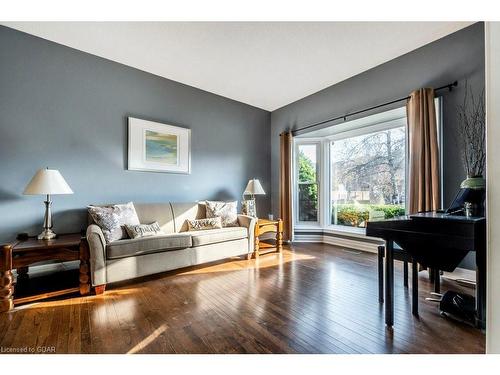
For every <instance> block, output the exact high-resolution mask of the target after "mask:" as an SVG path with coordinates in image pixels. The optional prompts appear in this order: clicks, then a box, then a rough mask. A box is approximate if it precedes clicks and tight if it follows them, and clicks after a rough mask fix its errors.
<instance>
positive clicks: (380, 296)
mask: <svg viewBox="0 0 500 375" xmlns="http://www.w3.org/2000/svg"><path fill="white" fill-rule="evenodd" d="M384 253H385V247H384V246H379V247H378V302H379V303H384Z"/></svg>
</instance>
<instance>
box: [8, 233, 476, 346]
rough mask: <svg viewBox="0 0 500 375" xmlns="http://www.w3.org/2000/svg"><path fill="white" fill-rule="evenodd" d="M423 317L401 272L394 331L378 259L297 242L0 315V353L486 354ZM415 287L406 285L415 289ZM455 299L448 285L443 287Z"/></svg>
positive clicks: (472, 333) (464, 332)
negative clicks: (415, 312) (383, 301)
mask: <svg viewBox="0 0 500 375" xmlns="http://www.w3.org/2000/svg"><path fill="white" fill-rule="evenodd" d="M419 279H420V297H421V298H420V301H421V303H420V312H421V314H420V319H416V318H414V317H413V316H412V314H411V306H410V301H411V294H410V292H409V291H408V290H407V289H405V288H404V287H403V281H402V267H401V264H400V263H399V262H397V263H396V275H395V280H396V281H395V284H396V287H395V326H394V329H393V330H389V329H387V328H386V327H385V325H384V313H383V307H382V305H379V303H378V295H377V272H376V255H375V254H368V253H363V252H361V253H358V252H353V251H348V250H343V249H340V248H337V247H334V246H331V245H323V244H309V243H297V244H294V245H293V246H292V247H288V248H285V250H284V252H283V254H282V255H281V256H280V255H278V254H275V253H274V254H268V255H263V256H261V257H260V260H258V261H256V260H246V259H243V258H234V259H231V260H226V261H224V262H218V263H216V264H210V265H204V266H199V267H192V268H189V269H184V270H180V271H176V272H170V273H165V274H162V275H156V276H152V277H148V278H143V279H141V280H136V281H134V282H127V283H121V284H119V285H114V286H113V285H111V286H110V287H109V291H108V290H107V291H106V293H105V294H104V295H103V296H90V297H73V298H67V299H64V300H61V299H58V300H52V301H46V302H39V303H33V304H30V305H25V306H19V307H16V308H15V309H14V310H12V311H11V312H8V313H1V314H0V347H3V348H11V347H25V346H26V347H33V348H35V350H37V349H36V348H37V347H44V348H47V347H49V348H50V347H55V352H56V353H484V349H485V348H484V345H485V344H484V335H483V334H482V333H481V332H480V331H478V330H476V329H474V328H471V327H469V326H467V325H464V324H460V323H455V322H451V321H448V320H446V319H444V318H442V317H440V316H439V314H438V311H437V306H436V305H435V304H432V303H429V302H426V301H424V298H425V297H426V296H428V292H429V290H431V289H432V288H431V285H430V284H429V282H428V277H427V273H426V272H421V273H420V278H419ZM410 285H411V283H410ZM449 287H451V288H453V289H458V288H457V286H456V284H452V283H450V282H448V281H443V286H442V289H443V290H446V289H447V288H449Z"/></svg>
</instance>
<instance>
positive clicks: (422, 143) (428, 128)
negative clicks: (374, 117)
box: [406, 88, 441, 214]
mask: <svg viewBox="0 0 500 375" xmlns="http://www.w3.org/2000/svg"><path fill="white" fill-rule="evenodd" d="M406 114H407V117H408V146H409V147H408V149H409V150H408V152H409V155H408V156H409V176H408V177H409V183H408V186H409V196H408V198H409V212H410V214H413V213H417V212H423V211H435V210H437V209H439V208H440V207H439V206H440V202H441V197H440V183H439V173H440V172H439V148H438V138H437V137H438V129H437V122H436V110H435V107H434V89H430V88H425V89H419V90H415V91H413V92H412V93H411V94H410V99H409V100H408V102H407V104H406Z"/></svg>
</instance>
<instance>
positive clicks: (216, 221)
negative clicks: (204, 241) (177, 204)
mask: <svg viewBox="0 0 500 375" xmlns="http://www.w3.org/2000/svg"><path fill="white" fill-rule="evenodd" d="M186 221H187V223H188V227H189V231H190V232H193V231H197V230H208V229H221V228H222V221H221V218H220V217H210V218H206V219H197V220H186Z"/></svg>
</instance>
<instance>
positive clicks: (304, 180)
mask: <svg viewBox="0 0 500 375" xmlns="http://www.w3.org/2000/svg"><path fill="white" fill-rule="evenodd" d="M317 147H318V145H316V144H304V145H299V146H298V158H297V162H298V163H297V164H298V165H297V169H298V171H297V172H298V173H297V176H298V196H299V197H298V198H299V201H298V209H299V210H298V211H299V221H318V181H317V177H318V172H317V169H318V164H317Z"/></svg>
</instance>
